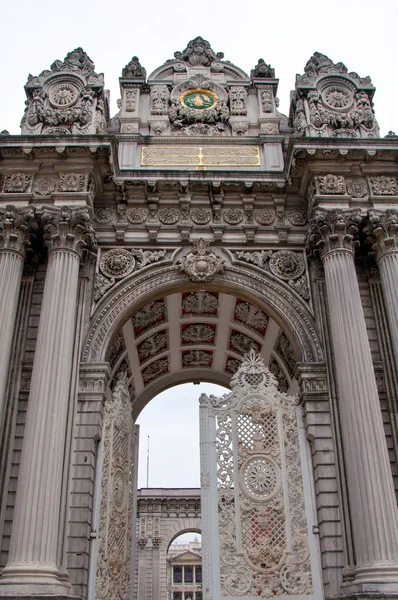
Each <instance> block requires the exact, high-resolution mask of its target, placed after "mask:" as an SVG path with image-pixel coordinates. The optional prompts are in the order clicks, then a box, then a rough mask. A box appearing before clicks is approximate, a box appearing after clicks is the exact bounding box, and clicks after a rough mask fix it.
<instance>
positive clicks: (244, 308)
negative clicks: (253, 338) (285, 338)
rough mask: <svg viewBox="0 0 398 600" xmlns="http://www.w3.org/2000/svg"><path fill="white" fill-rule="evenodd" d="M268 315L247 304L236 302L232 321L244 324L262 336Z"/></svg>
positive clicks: (240, 301) (241, 301)
mask: <svg viewBox="0 0 398 600" xmlns="http://www.w3.org/2000/svg"><path fill="white" fill-rule="evenodd" d="M268 320H269V319H268V315H267V314H266V313H265V312H264V311H262V310H260V309H259V308H256V307H255V306H253V305H252V304H250V303H249V302H245V301H243V300H239V298H238V299H237V300H236V304H235V310H234V321H236V322H238V323H242V324H244V325H245V326H246V327H249V329H252V330H253V331H256V332H257V333H259V334H261V335H264V334H265V332H266V330H267V326H268Z"/></svg>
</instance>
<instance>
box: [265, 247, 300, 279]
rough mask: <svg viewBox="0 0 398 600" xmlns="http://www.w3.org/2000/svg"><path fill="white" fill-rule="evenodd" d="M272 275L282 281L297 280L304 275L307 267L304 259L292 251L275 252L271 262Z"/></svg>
mask: <svg viewBox="0 0 398 600" xmlns="http://www.w3.org/2000/svg"><path fill="white" fill-rule="evenodd" d="M269 268H270V270H271V273H273V274H274V275H276V277H279V278H280V279H285V280H289V279H297V277H300V275H302V274H303V273H304V269H305V265H304V261H303V259H302V257H301V256H300V255H299V254H296V253H295V252H292V251H291V250H280V251H279V252H275V254H274V255H273V256H272V257H271V259H270V261H269Z"/></svg>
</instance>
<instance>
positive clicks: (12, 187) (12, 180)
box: [3, 173, 33, 194]
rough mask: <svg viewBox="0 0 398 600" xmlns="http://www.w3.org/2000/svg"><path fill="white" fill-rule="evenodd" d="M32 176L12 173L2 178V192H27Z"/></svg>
mask: <svg viewBox="0 0 398 600" xmlns="http://www.w3.org/2000/svg"><path fill="white" fill-rule="evenodd" d="M32 180H33V176H32V175H26V174H25V173H13V174H12V175H6V176H5V178H4V184H3V190H4V191H5V192H15V193H20V194H21V193H23V192H27V191H28V188H30V186H31V184H32Z"/></svg>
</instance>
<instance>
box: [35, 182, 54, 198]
mask: <svg viewBox="0 0 398 600" xmlns="http://www.w3.org/2000/svg"><path fill="white" fill-rule="evenodd" d="M55 188H56V181H54V179H40V180H38V181H37V182H36V185H35V188H34V192H35V194H38V195H39V196H49V195H50V194H52V193H53V192H54V191H55Z"/></svg>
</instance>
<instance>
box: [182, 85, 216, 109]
mask: <svg viewBox="0 0 398 600" xmlns="http://www.w3.org/2000/svg"><path fill="white" fill-rule="evenodd" d="M216 102H217V94H215V93H214V92H212V91H211V90H205V89H203V88H195V89H193V90H186V91H185V92H183V93H182V94H181V96H180V103H181V104H182V105H183V106H186V107H187V108H191V109H192V108H193V109H194V110H207V109H209V108H212V106H214V105H215V104H216Z"/></svg>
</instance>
